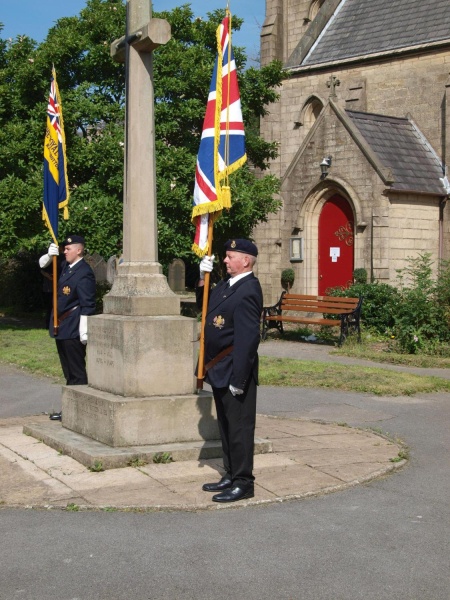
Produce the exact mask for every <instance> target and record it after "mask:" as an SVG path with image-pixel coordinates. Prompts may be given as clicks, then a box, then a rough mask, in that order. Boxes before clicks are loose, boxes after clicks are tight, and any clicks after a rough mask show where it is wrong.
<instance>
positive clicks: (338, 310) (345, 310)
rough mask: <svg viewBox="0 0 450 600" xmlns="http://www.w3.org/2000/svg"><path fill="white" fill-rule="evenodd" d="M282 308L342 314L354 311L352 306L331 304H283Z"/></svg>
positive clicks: (295, 310)
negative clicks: (334, 306) (343, 306)
mask: <svg viewBox="0 0 450 600" xmlns="http://www.w3.org/2000/svg"><path fill="white" fill-rule="evenodd" d="M281 310H285V311H294V312H319V313H328V314H336V315H342V314H344V313H351V312H353V310H352V308H350V309H349V308H342V307H340V308H331V307H329V306H313V305H311V306H296V305H294V304H289V305H285V304H282V305H281Z"/></svg>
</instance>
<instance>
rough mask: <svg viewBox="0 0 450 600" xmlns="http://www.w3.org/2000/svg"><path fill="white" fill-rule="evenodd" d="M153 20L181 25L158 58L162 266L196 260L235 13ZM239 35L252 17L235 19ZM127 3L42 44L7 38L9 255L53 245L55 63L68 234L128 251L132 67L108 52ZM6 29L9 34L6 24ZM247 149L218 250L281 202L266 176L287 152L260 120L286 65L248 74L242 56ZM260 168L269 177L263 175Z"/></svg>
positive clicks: (0, 45) (1, 174) (4, 110)
mask: <svg viewBox="0 0 450 600" xmlns="http://www.w3.org/2000/svg"><path fill="white" fill-rule="evenodd" d="M154 16H160V17H163V18H166V19H167V20H168V21H169V22H170V23H171V26H172V39H171V41H170V42H169V43H168V44H167V45H165V46H162V47H161V48H159V49H158V50H157V51H156V52H155V60H154V70H155V102H156V109H155V119H156V148H157V192H158V235H159V253H160V261H161V262H162V264H163V265H165V266H166V265H167V264H168V262H170V260H172V258H174V257H181V258H183V259H185V260H187V261H192V260H193V258H194V257H193V254H192V252H191V250H190V246H191V244H192V239H193V233H194V228H193V226H192V225H191V224H190V214H191V208H192V193H193V187H194V173H195V163H196V155H197V152H198V146H199V141H200V135H201V129H202V124H203V117H204V113H205V108H206V102H207V97H208V91H209V84H210V78H211V74H212V69H213V65H214V60H215V54H216V41H215V39H216V38H215V30H216V28H217V26H218V24H219V23H220V22H221V20H222V19H223V17H224V11H214V12H213V13H208V19H207V20H204V21H203V20H202V19H199V18H197V19H196V18H195V17H194V14H193V12H192V10H191V8H190V7H189V5H187V4H186V5H184V6H182V7H180V8H176V9H174V10H172V11H170V12H169V11H165V12H163V13H160V14H155V15H154ZM233 23H234V29H239V27H240V26H241V24H242V20H240V19H238V18H233ZM124 24H125V3H124V2H123V0H88V1H87V4H86V7H85V8H84V9H83V10H82V11H81V12H80V14H79V16H77V17H70V18H63V19H60V20H59V21H57V23H56V25H55V26H54V27H53V28H52V29H50V31H49V33H48V36H47V38H46V40H45V41H44V42H42V43H41V44H37V43H36V42H34V41H33V40H31V39H29V38H28V37H27V36H26V35H23V36H18V37H17V38H16V39H15V40H9V41H8V40H0V256H3V257H8V256H14V255H15V254H16V253H17V252H18V251H19V250H20V249H25V250H29V251H42V250H44V249H45V248H46V246H47V244H48V242H49V236H48V234H47V233H46V231H45V229H44V227H43V223H42V221H41V218H40V215H41V202H42V192H43V184H42V162H43V152H42V151H43V140H44V131H45V120H46V117H45V114H46V105H47V99H48V91H49V79H50V74H51V66H52V63H54V64H55V68H56V73H57V78H58V84H59V88H60V92H61V97H62V105H63V115H64V125H65V131H66V138H67V154H68V171H69V184H70V188H71V198H70V204H69V210H70V220H69V221H68V222H64V221H60V237H61V238H62V237H63V236H64V235H66V234H68V233H69V232H73V231H79V232H82V233H83V234H84V235H85V237H86V238H87V239H88V248H89V251H91V252H94V251H96V252H99V253H100V254H102V255H103V256H105V257H108V256H111V255H112V254H115V253H118V252H120V250H121V234H122V178H123V143H124V142H123V123H124V82H125V73H124V67H123V65H119V64H116V63H114V62H113V61H112V59H111V58H110V55H109V45H110V42H111V41H112V40H113V39H116V38H118V37H120V36H121V35H123V32H124ZM0 32H1V27H0ZM235 58H236V64H237V66H238V69H239V71H238V73H239V84H240V89H241V96H242V105H243V114H244V120H245V123H246V132H247V151H248V155H249V159H250V161H251V165H252V168H250V166H248V165H247V166H245V167H244V168H242V169H240V170H239V171H238V173H236V174H235V175H234V176H232V178H231V187H232V195H233V199H234V204H233V208H232V210H231V211H230V212H229V213H227V212H224V215H223V216H222V218H221V219H220V220H219V221H218V223H217V225H216V227H215V243H216V246H217V248H218V250H219V253H220V245H221V244H222V243H223V241H224V240H225V239H227V238H228V237H231V236H234V237H250V236H251V232H252V230H253V228H254V227H255V225H256V224H257V223H258V222H261V221H265V220H266V219H267V217H268V214H270V213H271V212H275V211H276V210H277V209H278V207H279V205H280V203H279V201H278V200H277V199H276V198H275V196H276V192H277V191H278V186H279V182H278V180H277V179H276V178H275V177H273V176H272V175H270V174H269V175H265V176H263V175H264V173H263V171H264V170H265V169H266V167H267V165H268V161H269V160H270V159H272V158H274V157H275V156H276V152H277V150H276V144H275V143H267V142H264V141H263V140H262V139H261V138H260V137H259V135H258V133H259V132H258V123H259V118H260V117H261V116H262V115H264V114H266V110H267V109H266V106H267V105H268V104H270V103H271V102H275V101H276V100H277V98H278V95H277V92H276V88H277V86H279V85H280V82H281V68H282V67H281V63H279V62H274V63H272V64H271V65H269V66H267V67H264V68H263V69H261V70H257V69H254V68H249V69H247V70H244V65H245V60H246V57H245V53H244V52H243V50H242V49H240V48H235ZM253 167H257V169H258V171H259V172H260V173H261V175H258V176H257V175H255V172H254V168H253Z"/></svg>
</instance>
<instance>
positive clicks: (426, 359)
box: [330, 344, 450, 369]
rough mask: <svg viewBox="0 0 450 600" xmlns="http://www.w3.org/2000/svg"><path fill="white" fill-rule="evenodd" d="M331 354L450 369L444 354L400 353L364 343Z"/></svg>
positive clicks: (426, 367)
mask: <svg viewBox="0 0 450 600" xmlns="http://www.w3.org/2000/svg"><path fill="white" fill-rule="evenodd" d="M330 354H334V355H337V356H350V357H351V358H361V359H364V360H372V361H374V362H379V363H388V364H391V365H405V366H408V367H420V368H424V369H430V368H433V369H449V368H450V358H446V357H442V356H429V355H427V354H400V353H399V352H387V351H386V350H383V349H382V348H380V349H377V348H371V347H370V346H365V345H363V344H361V345H356V344H352V345H350V344H348V345H347V344H346V345H344V346H343V347H342V348H337V349H336V350H332V351H331V352H330Z"/></svg>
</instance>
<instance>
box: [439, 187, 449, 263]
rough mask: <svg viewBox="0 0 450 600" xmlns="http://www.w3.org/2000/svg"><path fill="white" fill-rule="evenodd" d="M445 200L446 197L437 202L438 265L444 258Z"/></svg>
mask: <svg viewBox="0 0 450 600" xmlns="http://www.w3.org/2000/svg"><path fill="white" fill-rule="evenodd" d="M447 199H448V196H444V197H443V198H441V199H440V201H439V256H438V258H439V264H440V263H441V261H442V260H443V258H444V209H445V205H446V204H447Z"/></svg>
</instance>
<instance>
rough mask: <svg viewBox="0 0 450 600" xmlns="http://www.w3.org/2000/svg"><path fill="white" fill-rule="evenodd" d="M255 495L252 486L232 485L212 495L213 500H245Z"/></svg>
mask: <svg viewBox="0 0 450 600" xmlns="http://www.w3.org/2000/svg"><path fill="white" fill-rule="evenodd" d="M254 495H255V493H254V491H253V488H252V487H251V488H246V489H245V488H240V487H238V486H234V487H232V488H231V489H229V490H226V491H225V492H222V493H221V494H216V495H215V496H213V497H212V499H213V501H214V502H237V501H238V500H247V498H253V496H254Z"/></svg>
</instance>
